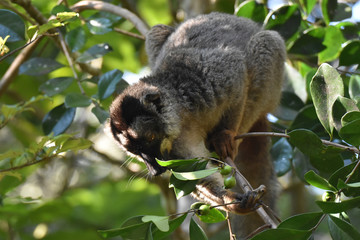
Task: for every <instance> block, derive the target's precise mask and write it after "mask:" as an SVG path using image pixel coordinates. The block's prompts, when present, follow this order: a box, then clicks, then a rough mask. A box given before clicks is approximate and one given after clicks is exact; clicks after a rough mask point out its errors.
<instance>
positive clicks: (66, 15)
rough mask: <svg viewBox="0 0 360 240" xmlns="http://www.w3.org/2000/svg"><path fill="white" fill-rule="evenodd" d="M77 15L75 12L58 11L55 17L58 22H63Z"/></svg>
mask: <svg viewBox="0 0 360 240" xmlns="http://www.w3.org/2000/svg"><path fill="white" fill-rule="evenodd" d="M78 16H79V13H76V12H59V13H57V14H56V19H57V20H59V21H60V22H63V21H66V20H69V19H72V18H74V17H78Z"/></svg>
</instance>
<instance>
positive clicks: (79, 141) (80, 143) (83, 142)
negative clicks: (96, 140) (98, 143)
mask: <svg viewBox="0 0 360 240" xmlns="http://www.w3.org/2000/svg"><path fill="white" fill-rule="evenodd" d="M92 144H93V143H92V142H91V141H90V140H88V139H85V138H73V139H69V140H67V141H66V142H64V143H63V145H62V146H61V148H60V149H59V150H58V151H57V153H60V152H66V151H73V152H75V153H76V152H77V151H79V150H83V149H88V148H89V147H91V146H92Z"/></svg>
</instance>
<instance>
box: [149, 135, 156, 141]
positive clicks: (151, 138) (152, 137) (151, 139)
mask: <svg viewBox="0 0 360 240" xmlns="http://www.w3.org/2000/svg"><path fill="white" fill-rule="evenodd" d="M154 139H155V134H151V135H150V137H149V141H151V142H152V141H154Z"/></svg>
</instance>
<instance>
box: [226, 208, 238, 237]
mask: <svg viewBox="0 0 360 240" xmlns="http://www.w3.org/2000/svg"><path fill="white" fill-rule="evenodd" d="M226 222H227V224H228V227H229V235H230V240H236V237H235V234H234V233H233V231H232V227H231V221H230V218H229V212H226Z"/></svg>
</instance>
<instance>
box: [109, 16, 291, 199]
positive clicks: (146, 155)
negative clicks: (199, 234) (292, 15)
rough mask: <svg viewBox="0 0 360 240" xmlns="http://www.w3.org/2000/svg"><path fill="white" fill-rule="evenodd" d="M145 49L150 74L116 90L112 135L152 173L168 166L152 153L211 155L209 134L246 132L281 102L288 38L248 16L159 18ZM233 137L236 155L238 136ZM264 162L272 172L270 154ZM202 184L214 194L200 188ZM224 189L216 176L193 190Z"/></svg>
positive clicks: (220, 192) (217, 192) (219, 195)
mask: <svg viewBox="0 0 360 240" xmlns="http://www.w3.org/2000/svg"><path fill="white" fill-rule="evenodd" d="M146 51H147V53H148V56H149V62H150V66H151V68H152V74H151V75H150V76H147V77H145V78H143V79H141V80H140V82H139V83H136V84H134V85H132V86H130V87H129V88H128V89H126V90H125V91H124V92H123V93H122V94H121V95H120V96H118V97H117V98H116V99H115V100H114V102H113V104H112V106H111V109H110V113H111V127H112V133H113V135H114V137H115V139H117V140H118V141H119V143H120V145H121V146H122V147H124V148H125V149H126V150H127V151H129V152H132V153H133V154H135V155H138V156H140V157H141V158H143V159H144V161H145V162H146V163H147V166H148V167H149V170H150V171H151V172H152V173H153V174H159V173H161V172H162V171H164V169H162V168H159V166H157V164H156V162H154V161H155V160H154V158H155V157H157V158H192V157H206V156H208V155H209V149H208V148H209V141H210V140H209V136H211V135H215V136H219V135H221V134H222V133H224V131H225V132H226V131H230V132H232V133H233V134H235V135H236V134H242V133H246V132H248V131H249V130H250V129H251V128H252V127H253V126H255V124H256V123H257V122H259V121H260V120H261V119H264V118H266V114H267V113H268V112H271V111H273V110H274V109H275V108H276V106H277V104H278V102H279V98H280V93H281V85H282V79H283V71H284V61H285V57H286V52H285V45H284V41H283V40H282V38H281V37H280V36H279V34H278V33H276V32H274V31H265V30H263V29H262V28H261V27H260V26H259V25H258V24H256V23H254V22H252V21H251V20H249V19H245V18H239V17H236V16H232V15H227V14H221V13H211V14H208V15H201V16H198V17H196V18H194V19H190V20H188V21H186V22H184V23H182V24H180V25H179V26H178V27H177V28H176V29H174V28H171V27H168V26H165V25H157V26H154V27H153V28H152V29H151V30H150V31H149V33H148V35H147V38H146ZM225 135H226V134H225ZM225 135H224V136H225ZM229 139H230V138H229ZM224 142H226V139H225V140H224ZM214 144H215V145H217V144H219V145H220V149H222V148H221V147H222V144H223V145H226V143H222V141H220V142H219V143H217V142H215V143H214ZM234 144H235V146H234V149H233V152H234V154H235V155H234V156H236V155H237V151H238V147H239V144H240V141H238V142H236V143H234ZM210 145H211V144H210ZM226 146H229V144H227V145H226ZM267 146H268V145H267V144H264V151H267V149H266V148H267ZM164 152H165V153H166V154H165V155H166V156H164ZM222 153H223V152H222ZM225 154H226V152H225ZM234 156H233V157H234ZM239 156H241V155H239ZM239 158H242V157H238V158H237V161H242V160H241V159H239ZM256 164H260V162H259V163H256ZM264 164H266V170H268V171H269V172H270V173H269V177H268V178H271V179H273V174H272V168H271V164H270V163H269V161H268V159H267V160H266V162H265V163H264ZM241 170H243V171H246V169H241ZM254 177H256V176H254ZM265 180H266V179H265ZM268 180H269V179H268ZM274 181H275V180H274ZM255 183H256V184H258V183H257V182H256V181H255ZM264 184H268V183H264ZM201 186H206V188H207V189H208V190H209V191H208V192H210V194H213V196H206V194H203V193H202V192H201ZM254 187H257V186H254ZM270 188H271V187H270ZM227 194H229V193H228V192H227V190H224V189H223V188H222V187H221V185H219V183H217V180H216V177H214V178H208V179H206V180H205V182H204V181H203V182H202V183H201V184H200V185H199V187H198V192H195V193H194V195H195V196H197V197H198V198H201V199H203V200H205V201H209V202H218V203H221V202H224V201H225V200H224V196H225V195H227ZM236 197H237V195H236ZM241 197H242V196H239V198H241Z"/></svg>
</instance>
